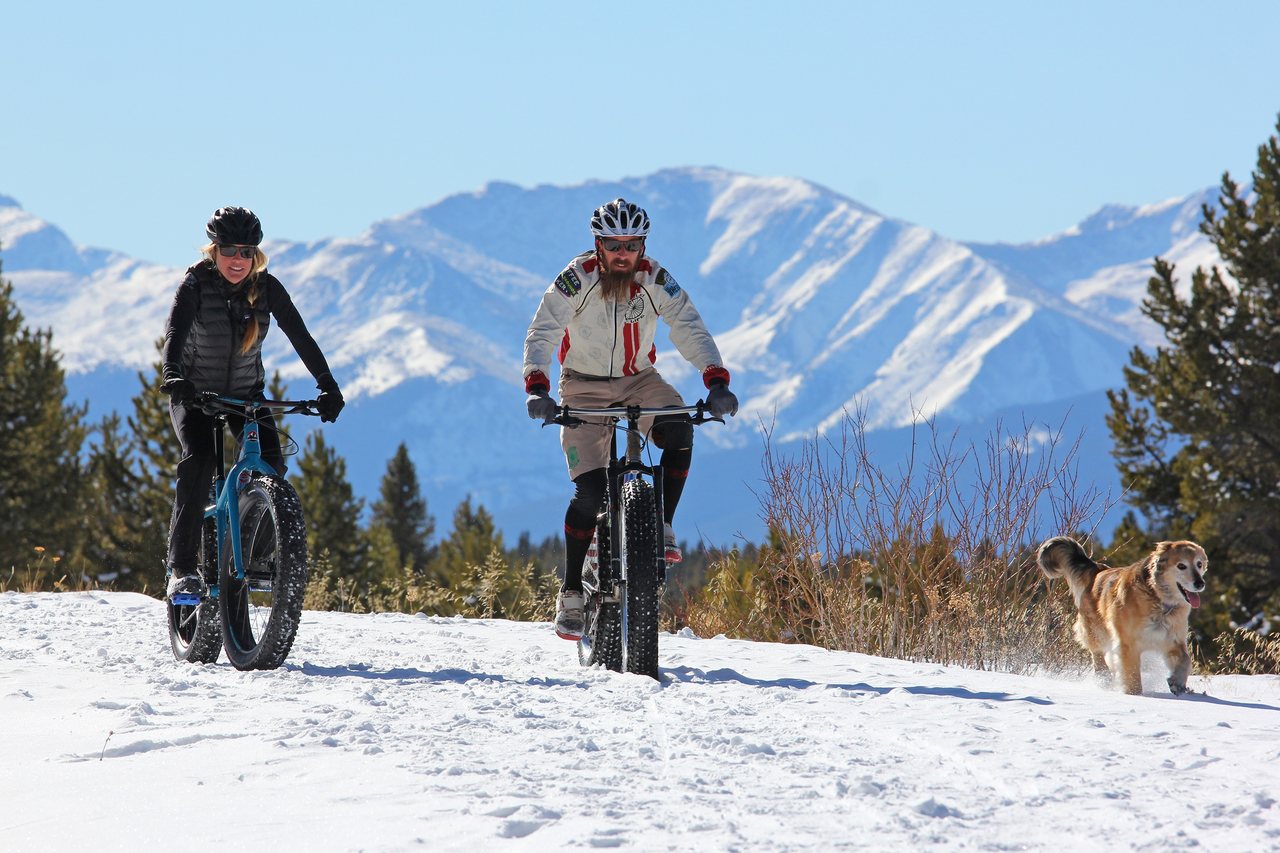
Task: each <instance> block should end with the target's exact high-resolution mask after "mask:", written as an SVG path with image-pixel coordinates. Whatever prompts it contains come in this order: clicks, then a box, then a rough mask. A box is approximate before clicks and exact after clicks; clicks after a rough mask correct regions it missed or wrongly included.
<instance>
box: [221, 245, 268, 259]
mask: <svg viewBox="0 0 1280 853" xmlns="http://www.w3.org/2000/svg"><path fill="white" fill-rule="evenodd" d="M257 253H258V248H257V247H256V246H219V247H218V254H219V255H222V257H224V258H234V257H235V256H236V255H239V256H240V257H242V258H252V257H253V256H254V255H256V254H257Z"/></svg>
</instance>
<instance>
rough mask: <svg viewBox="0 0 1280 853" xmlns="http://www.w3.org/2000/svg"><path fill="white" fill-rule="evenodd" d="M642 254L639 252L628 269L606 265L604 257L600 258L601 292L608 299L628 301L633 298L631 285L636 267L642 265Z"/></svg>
mask: <svg viewBox="0 0 1280 853" xmlns="http://www.w3.org/2000/svg"><path fill="white" fill-rule="evenodd" d="M640 258H641V255H639V254H637V255H636V258H635V260H634V261H632V262H631V263H630V264H629V265H628V268H627V269H623V268H621V266H617V265H615V266H614V267H613V268H609V267H606V266H605V264H604V258H603V257H601V258H600V292H601V294H602V295H603V296H604V298H605V300H606V301H610V300H612V301H614V302H618V301H624V302H625V301H626V300H628V299H630V298H631V285H632V284H633V283H634V282H635V278H636V269H637V268H639V266H640Z"/></svg>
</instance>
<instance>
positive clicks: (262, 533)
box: [218, 475, 307, 669]
mask: <svg viewBox="0 0 1280 853" xmlns="http://www.w3.org/2000/svg"><path fill="white" fill-rule="evenodd" d="M239 501H240V547H241V553H242V555H243V558H244V569H245V572H244V577H243V578H237V577H236V575H235V566H234V564H233V559H232V556H231V548H230V543H228V547H227V548H225V549H224V551H225V552H226V555H225V558H224V559H223V560H222V566H221V571H220V573H219V581H220V587H221V588H220V592H219V596H218V600H219V607H220V608H221V613H222V624H223V632H224V636H223V644H224V646H225V647H226V649H227V657H228V658H229V659H230V660H231V663H232V665H234V666H235V668H236V669H275V668H276V667H278V666H280V664H282V663H284V659H285V658H286V657H288V655H289V649H290V648H292V647H293V639H294V637H295V636H296V634H297V632H298V621H299V619H300V618H301V616H302V599H303V596H304V595H305V594H306V589H307V531H306V526H305V525H304V523H303V520H302V505H301V504H300V503H299V501H298V495H297V493H296V492H294V490H293V487H292V486H290V485H289V483H288V482H286V481H285V480H283V479H281V478H280V477H275V476H263V475H255V476H254V478H253V479H252V480H250V482H249V484H248V486H246V487H245V489H244V490H243V491H242V492H241V493H240V495H239Z"/></svg>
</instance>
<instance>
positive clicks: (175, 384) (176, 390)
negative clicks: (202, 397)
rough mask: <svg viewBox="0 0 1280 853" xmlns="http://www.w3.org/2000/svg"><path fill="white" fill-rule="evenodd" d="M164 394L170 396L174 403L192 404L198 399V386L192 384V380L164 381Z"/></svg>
mask: <svg viewBox="0 0 1280 853" xmlns="http://www.w3.org/2000/svg"><path fill="white" fill-rule="evenodd" d="M164 392H165V393H166V394H168V395H169V399H170V400H171V401H172V402H174V403H178V404H181V403H190V402H191V401H192V400H194V399H195V398H196V394H197V393H198V392H197V391H196V386H195V385H193V384H192V382H191V380H190V379H182V378H176V379H166V380H165V381H164Z"/></svg>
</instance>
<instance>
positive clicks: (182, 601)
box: [170, 592, 200, 607]
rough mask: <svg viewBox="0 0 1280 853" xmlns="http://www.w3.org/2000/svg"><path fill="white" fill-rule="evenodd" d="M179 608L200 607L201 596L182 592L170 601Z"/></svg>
mask: <svg viewBox="0 0 1280 853" xmlns="http://www.w3.org/2000/svg"><path fill="white" fill-rule="evenodd" d="M170 600H171V601H172V602H173V603H174V604H175V605H177V606H178V607H198V606H199V605H200V596H198V595H195V594H193V593H190V592H181V593H178V594H177V595H175V596H174V597H173V598H172V599H170Z"/></svg>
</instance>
